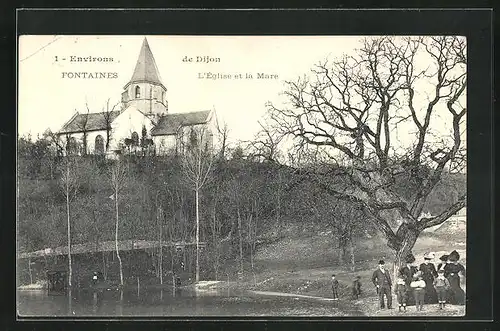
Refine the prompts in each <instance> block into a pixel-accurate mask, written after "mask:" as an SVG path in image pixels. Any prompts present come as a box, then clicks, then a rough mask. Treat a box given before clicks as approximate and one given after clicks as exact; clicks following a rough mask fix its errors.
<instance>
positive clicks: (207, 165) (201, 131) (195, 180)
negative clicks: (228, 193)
mask: <svg viewBox="0 0 500 331" xmlns="http://www.w3.org/2000/svg"><path fill="white" fill-rule="evenodd" d="M207 133H208V132H207V130H206V129H205V128H203V127H200V128H191V131H190V135H189V139H188V141H183V142H182V143H183V144H185V147H184V148H183V151H184V155H183V156H182V169H183V174H184V179H185V181H186V183H187V184H188V185H189V187H190V188H191V189H192V190H193V191H194V193H195V215H196V216H195V217H196V282H198V281H199V280H200V247H199V246H200V245H199V244H200V210H199V200H200V198H199V195H200V190H201V189H202V188H203V186H204V185H205V184H206V183H207V182H208V181H209V179H210V176H211V173H212V166H213V160H214V158H213V152H212V150H211V149H210V146H208V142H207V141H206V137H207Z"/></svg>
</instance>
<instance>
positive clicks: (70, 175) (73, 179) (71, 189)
mask: <svg viewBox="0 0 500 331" xmlns="http://www.w3.org/2000/svg"><path fill="white" fill-rule="evenodd" d="M60 185H61V188H62V190H63V192H64V197H65V198H66V227H67V230H66V234H67V243H68V269H69V270H68V271H69V274H68V285H69V287H71V286H72V278H73V265H72V259H71V208H70V207H71V202H72V201H73V200H74V198H75V196H76V194H77V192H78V186H79V180H78V170H77V162H75V160H74V159H73V158H72V157H70V156H67V157H66V158H65V160H64V163H63V165H62V168H61V178H60Z"/></svg>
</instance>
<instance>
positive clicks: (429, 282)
mask: <svg viewBox="0 0 500 331" xmlns="http://www.w3.org/2000/svg"><path fill="white" fill-rule="evenodd" d="M434 256H435V254H434V253H425V255H424V263H422V264H421V265H420V271H421V272H422V279H423V280H424V282H425V289H426V290H425V298H424V302H425V303H427V304H428V303H437V302H438V300H437V292H436V290H435V289H434V286H433V284H434V279H435V278H436V277H437V276H438V274H437V271H436V267H434V263H432V262H431V261H432V259H434Z"/></svg>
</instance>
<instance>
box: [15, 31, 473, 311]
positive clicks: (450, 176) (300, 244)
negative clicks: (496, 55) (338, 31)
mask: <svg viewBox="0 0 500 331" xmlns="http://www.w3.org/2000/svg"><path fill="white" fill-rule="evenodd" d="M467 47H468V43H467V39H466V37H463V36H456V35H426V36H423V35H401V36H393V35H370V36H368V35H349V36H347V35H345V36H342V35H335V36H333V35H321V36H319V35H318V36H313V35H308V36H304V35H302V36H300V35H286V36H278V35H268V36H263V35H260V36H252V35H245V36H243V35H232V36H229V35H218V36H213V35H21V36H19V39H18V52H17V57H18V58H17V65H18V81H17V83H18V112H17V130H18V136H17V178H16V180H17V192H16V193H17V201H16V210H17V221H16V242H17V254H16V257H17V259H16V276H17V290H16V297H17V314H18V316H19V317H96V318H101V317H103V318H106V317H186V318H188V317H206V316H216V317H217V316H239V317H244V316H253V317H255V316H260V317H270V316H278V317H290V316H293V317H351V316H353V317H365V318H366V317H387V316H390V317H396V318H398V317H399V318H404V317H406V318H414V317H416V316H420V317H429V318H430V317H436V316H447V317H463V316H465V313H466V303H467V289H466V269H467V244H466V242H467V230H466V228H467V180H466V179H467V140H466V134H467V131H466V129H467V123H466V119H467ZM471 93H472V92H471ZM471 150H472V149H471ZM471 268H472V266H471ZM471 270H473V269H471ZM469 285H470V284H469Z"/></svg>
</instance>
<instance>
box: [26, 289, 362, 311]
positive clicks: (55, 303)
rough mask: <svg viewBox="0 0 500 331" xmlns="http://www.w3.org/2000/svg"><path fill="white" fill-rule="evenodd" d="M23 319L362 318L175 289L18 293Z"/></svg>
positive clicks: (288, 301) (300, 303) (297, 301)
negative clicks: (73, 317) (133, 317)
mask: <svg viewBox="0 0 500 331" xmlns="http://www.w3.org/2000/svg"><path fill="white" fill-rule="evenodd" d="M18 314H19V316H20V317H32V316H37V317H38V316H40V317H64V316H87V317H115V316H129V317H132V316H135V317H147V316H151V317H162V316H170V317H191V316H304V317H308V316H332V317H333V316H356V315H360V313H359V312H358V311H357V310H356V309H353V308H352V307H350V306H349V305H348V304H347V303H343V302H342V301H334V302H332V301H324V300H314V299H307V298H297V297H280V296H262V295H258V294H254V293H251V292H244V291H240V292H237V291H228V290H221V291H212V292H205V293H199V292H195V291H193V290H184V289H177V290H176V291H175V292H174V291H173V290H172V289H163V290H158V289H156V290H147V291H145V290H141V291H139V292H137V291H132V290H128V291H119V290H104V291H97V292H95V291H91V290H85V291H84V290H79V291H75V290H73V291H71V296H69V295H48V294H47V292H46V291H18Z"/></svg>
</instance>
